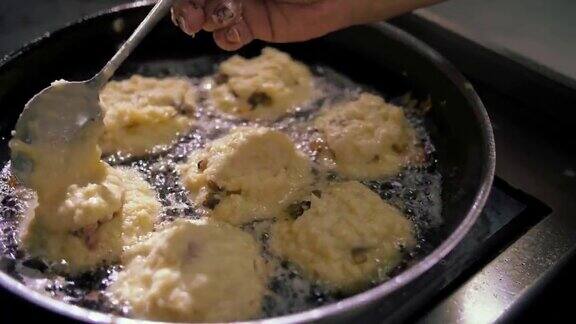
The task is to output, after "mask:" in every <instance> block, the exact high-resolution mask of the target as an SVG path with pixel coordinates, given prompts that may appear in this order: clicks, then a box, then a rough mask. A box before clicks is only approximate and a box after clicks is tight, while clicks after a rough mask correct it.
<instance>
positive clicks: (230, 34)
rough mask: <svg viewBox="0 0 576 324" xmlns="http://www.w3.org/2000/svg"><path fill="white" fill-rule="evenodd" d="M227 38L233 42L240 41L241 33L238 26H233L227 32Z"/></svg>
mask: <svg viewBox="0 0 576 324" xmlns="http://www.w3.org/2000/svg"><path fill="white" fill-rule="evenodd" d="M226 39H228V41H229V42H231V43H240V33H239V32H238V29H236V27H231V28H230V29H228V31H227V32H226Z"/></svg>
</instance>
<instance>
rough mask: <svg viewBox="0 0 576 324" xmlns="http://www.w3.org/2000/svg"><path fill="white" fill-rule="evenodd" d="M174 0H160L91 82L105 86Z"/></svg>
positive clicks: (99, 86)
mask: <svg viewBox="0 0 576 324" xmlns="http://www.w3.org/2000/svg"><path fill="white" fill-rule="evenodd" d="M174 2H175V0H159V1H158V2H157V3H156V5H154V8H152V10H150V12H149V13H148V15H147V16H146V18H144V20H143V21H142V22H141V23H140V25H138V27H137V28H136V30H135V31H134V32H133V33H132V35H130V38H128V40H127V41H126V42H124V44H123V45H122V47H120V49H119V50H118V52H116V54H115V55H114V56H113V57H112V59H110V61H108V63H106V65H105V66H104V68H103V69H102V70H101V71H100V72H98V74H96V75H95V76H94V77H93V78H92V79H91V80H90V83H92V84H93V85H94V86H95V87H97V88H98V89H99V88H101V87H102V86H104V84H106V82H108V80H110V78H111V77H112V76H113V75H114V72H116V70H117V69H118V68H119V67H120V65H122V63H123V62H124V60H126V58H127V57H128V56H129V55H130V53H132V51H133V50H134V49H135V48H136V46H138V44H140V42H141V41H142V40H143V39H144V37H146V35H148V33H149V32H150V31H151V30H152V29H153V28H154V27H155V26H156V25H157V24H158V22H159V21H160V20H161V19H162V18H164V16H165V15H166V14H167V13H168V11H169V10H170V8H171V7H172V5H173V4H174Z"/></svg>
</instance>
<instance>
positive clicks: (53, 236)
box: [21, 166, 161, 273]
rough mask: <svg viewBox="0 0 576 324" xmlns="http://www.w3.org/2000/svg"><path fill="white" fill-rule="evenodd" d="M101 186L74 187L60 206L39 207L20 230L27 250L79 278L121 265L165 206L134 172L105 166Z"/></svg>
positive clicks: (58, 204) (71, 186) (95, 184)
mask: <svg viewBox="0 0 576 324" xmlns="http://www.w3.org/2000/svg"><path fill="white" fill-rule="evenodd" d="M105 170H106V173H105V175H104V178H103V179H102V180H101V181H100V182H91V183H88V184H85V185H76V184H73V185H70V186H69V187H68V189H67V190H66V193H65V196H64V197H62V200H60V201H58V200H54V201H53V202H52V203H53V204H52V205H46V204H41V205H40V206H39V207H38V208H37V209H36V210H35V214H34V215H33V216H32V218H31V219H29V220H28V222H26V223H25V224H24V227H23V229H22V234H21V238H22V242H23V244H24V247H25V248H26V250H27V251H28V252H29V253H30V254H31V255H33V256H38V257H40V258H44V259H47V260H50V261H53V262H60V261H61V260H63V261H65V263H64V264H65V265H66V267H65V269H64V271H68V272H72V273H76V272H80V271H87V270H90V269H91V268H93V267H95V266H98V265H101V264H104V263H110V262H115V261H118V259H119V258H120V256H121V255H122V253H123V249H124V248H125V247H127V246H129V245H131V244H133V243H135V242H136V241H137V240H138V239H139V238H140V237H141V236H142V235H144V234H147V233H149V232H151V231H152V230H153V228H154V222H155V220H156V217H157V215H158V214H159V212H160V208H161V205H160V203H159V202H158V200H157V199H156V195H155V193H154V191H153V189H152V188H151V187H150V185H149V184H148V183H146V182H145V181H144V180H143V179H142V177H141V175H140V174H139V173H138V172H137V171H135V170H131V169H113V168H112V167H109V166H106V169H105Z"/></svg>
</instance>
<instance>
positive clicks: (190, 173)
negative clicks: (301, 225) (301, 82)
mask: <svg viewBox="0 0 576 324" xmlns="http://www.w3.org/2000/svg"><path fill="white" fill-rule="evenodd" d="M180 171H181V174H182V179H183V183H184V186H185V187H186V188H187V189H188V190H189V191H190V194H191V198H192V200H194V201H195V202H196V203H197V205H199V206H202V207H203V209H204V210H206V211H207V212H208V214H209V215H210V216H211V217H213V218H216V219H219V220H223V221H226V222H229V223H232V224H243V223H247V222H251V221H254V220H258V219H266V218H272V217H276V216H278V215H280V214H281V213H282V212H283V211H284V209H285V208H286V207H287V206H289V205H290V204H292V203H293V202H295V201H296V200H298V199H299V198H301V197H302V196H303V195H305V194H306V192H307V190H308V187H309V186H310V184H311V182H312V174H311V167H310V164H309V161H308V159H307V158H306V156H304V155H303V154H302V153H301V152H299V151H298V150H297V149H296V147H295V145H294V143H292V141H291V140H290V138H288V136H287V135H285V134H283V133H281V132H278V131H275V130H272V129H269V128H263V127H258V128H248V127H242V128H237V129H236V130H233V131H232V132H231V133H230V134H228V135H226V136H224V137H222V138H220V139H217V140H215V141H214V142H212V143H209V144H208V145H207V147H206V148H204V149H203V150H201V151H199V152H195V153H194V154H193V155H192V156H190V158H189V159H188V162H187V163H186V164H185V165H183V166H182V167H181V169H180Z"/></svg>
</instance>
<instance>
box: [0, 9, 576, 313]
mask: <svg viewBox="0 0 576 324" xmlns="http://www.w3.org/2000/svg"><path fill="white" fill-rule="evenodd" d="M124 2H129V1H121V0H106V1H104V0H102V1H100V0H99V1H95V0H82V1H80V0H66V1H64V0H60V1H55V2H54V1H49V2H46V1H40V0H21V1H14V0H3V1H0V29H2V33H1V35H0V56H2V55H5V54H7V53H8V52H9V51H11V50H14V49H16V48H17V47H19V46H20V44H24V43H25V42H27V41H29V40H31V39H32V38H34V37H37V36H40V35H41V32H40V31H45V30H53V29H55V28H57V27H60V26H62V25H63V24H64V23H65V22H68V21H72V20H75V19H77V18H78V17H80V16H82V15H86V14H89V13H92V12H94V11H96V10H101V9H104V8H106V7H110V6H112V5H116V4H119V3H124ZM25 8H26V9H25ZM45 12H51V13H52V12H58V13H60V14H59V15H46V14H45ZM429 18H430V17H427V16H426V15H407V16H404V17H400V18H397V19H394V20H392V23H393V24H395V25H396V26H398V27H400V28H402V29H404V30H406V31H408V32H410V33H412V34H413V35H415V36H416V37H418V38H419V39H421V40H423V41H424V42H426V43H427V44H429V45H430V46H432V47H433V48H435V49H437V50H438V51H439V52H440V53H442V55H444V56H446V57H447V58H448V59H449V60H450V61H452V62H453V63H454V64H455V65H456V66H457V68H458V69H459V70H461V71H462V72H463V73H464V74H465V75H466V77H468V78H469V79H470V81H471V82H472V84H473V85H474V87H475V89H476V90H477V92H478V93H479V95H480V97H481V98H482V100H483V102H484V104H485V106H486V108H487V110H488V113H489V115H490V118H491V120H492V123H493V126H494V133H495V138H496V149H497V169H496V173H497V178H496V180H495V182H494V186H493V188H492V192H491V195H490V198H489V200H488V202H487V205H486V207H485V209H484V211H483V213H482V215H481V216H480V218H479V220H478V222H477V223H476V224H475V225H474V227H473V228H472V230H471V232H470V233H469V235H468V236H467V237H466V239H465V240H464V241H463V242H462V243H461V244H460V245H459V246H458V247H457V248H456V249H455V250H454V251H453V252H452V253H451V254H449V255H448V256H447V257H446V258H445V259H444V260H442V262H440V263H439V264H438V265H437V266H436V267H435V268H433V269H432V270H431V271H429V272H428V273H426V274H425V275H424V276H423V277H421V278H419V279H418V280H416V281H415V282H414V283H412V284H410V285H409V286H408V287H407V288H406V289H404V290H401V291H399V292H397V293H396V294H395V295H392V296H390V297H389V298H386V299H385V300H383V301H382V305H381V307H380V308H379V309H378V311H376V312H374V313H370V314H364V315H363V317H362V318H360V319H359V320H358V322H363V323H364V322H366V323H368V322H372V323H381V322H400V321H410V322H423V323H424V322H425V323H461V322H474V323H487V322H494V321H498V320H500V321H512V320H514V319H517V316H518V314H522V313H526V312H525V310H526V307H530V305H532V304H533V303H534V301H535V300H538V296H540V295H541V293H540V291H541V290H542V287H543V286H547V285H549V284H550V282H553V281H554V279H555V278H556V277H557V273H558V271H559V269H561V268H563V267H564V266H565V264H566V261H567V260H569V259H570V257H571V255H572V251H573V250H575V248H576V234H574V233H576V218H574V217H573V214H574V210H576V199H574V197H576V142H575V141H574V134H573V131H572V132H571V130H572V129H574V126H576V124H575V123H576V122H575V121H574V120H576V119H575V118H571V114H574V109H573V108H574V107H576V89H574V88H573V87H572V85H571V84H570V82H566V83H562V82H561V80H560V81H559V79H550V78H549V76H548V75H545V74H542V73H539V71H538V69H536V68H535V67H534V65H522V64H521V63H518V62H517V61H515V60H512V59H510V58H509V57H506V54H505V53H499V52H498V51H494V50H493V49H491V48H489V47H485V46H483V45H480V44H479V43H478V42H476V40H474V39H472V38H468V37H465V36H466V35H463V34H461V33H459V32H458V30H457V28H451V26H450V24H443V23H442V21H441V20H434V22H432V20H431V19H429ZM0 199H1V197H0ZM0 262H2V260H0ZM567 284H568V283H567ZM573 286H574V285H573V284H572V287H573ZM415 292H417V293H415ZM552 315H553V314H552ZM37 318H43V319H46V320H52V319H54V320H57V321H58V322H60V323H64V322H66V319H63V318H61V317H60V316H58V315H55V314H52V313H49V312H48V311H45V310H43V309H42V308H40V307H37V306H35V305H31V304H30V303H27V302H25V301H23V300H20V299H19V298H17V297H14V295H12V294H10V293H8V292H6V291H4V290H3V289H0V322H12V321H14V320H16V319H18V320H20V321H25V320H26V319H37Z"/></svg>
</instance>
